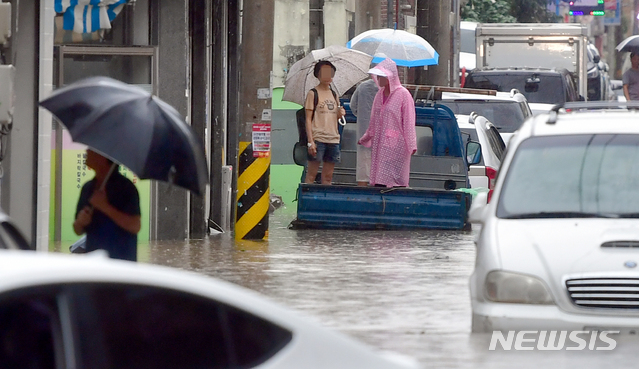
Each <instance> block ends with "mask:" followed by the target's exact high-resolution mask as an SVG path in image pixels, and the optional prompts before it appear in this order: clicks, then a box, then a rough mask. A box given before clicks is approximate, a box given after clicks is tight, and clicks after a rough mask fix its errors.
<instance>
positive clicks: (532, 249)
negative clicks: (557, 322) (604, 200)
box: [496, 219, 639, 281]
mask: <svg viewBox="0 0 639 369" xmlns="http://www.w3.org/2000/svg"><path fill="white" fill-rule="evenodd" d="M496 231H497V233H498V234H497V238H496V239H497V240H500V241H499V245H498V248H499V258H500V264H501V269H504V270H512V271H518V272H523V273H527V274H532V275H537V276H541V277H544V278H548V277H550V279H551V280H555V281H560V280H562V277H564V276H566V275H575V274H582V273H583V274H596V273H599V272H606V273H614V274H617V273H628V272H630V273H637V274H638V276H639V270H637V269H638V268H636V267H635V268H628V267H627V266H625V263H626V262H628V261H631V262H635V263H637V264H639V248H609V247H601V245H602V244H603V243H604V242H609V241H637V242H638V243H639V220H636V219H530V220H528V219H526V220H521V219H517V220H504V219H501V220H499V222H498V225H497V229H496Z"/></svg>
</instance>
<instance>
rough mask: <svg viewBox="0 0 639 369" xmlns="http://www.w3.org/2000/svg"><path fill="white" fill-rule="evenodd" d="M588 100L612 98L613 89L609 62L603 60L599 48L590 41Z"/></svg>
mask: <svg viewBox="0 0 639 369" xmlns="http://www.w3.org/2000/svg"><path fill="white" fill-rule="evenodd" d="M586 64H587V68H588V83H587V86H588V101H595V100H611V99H612V98H613V96H612V89H611V87H610V77H609V75H608V64H606V63H605V62H604V61H603V60H601V56H600V54H599V50H597V48H596V47H595V45H593V44H592V43H590V42H589V43H588V62H587V63H586Z"/></svg>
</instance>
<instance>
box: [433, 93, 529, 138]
mask: <svg viewBox="0 0 639 369" xmlns="http://www.w3.org/2000/svg"><path fill="white" fill-rule="evenodd" d="M463 90H464V89H462V91H463ZM466 90H468V89H466ZM437 102H438V103H439V104H441V105H446V106H447V107H449V108H450V110H452V111H453V113H455V114H465V115H469V114H471V113H473V112H474V113H477V114H479V115H481V116H483V117H486V119H488V120H489V121H491V122H492V123H493V124H494V125H495V127H496V128H497V130H498V131H499V134H501V137H502V139H503V140H504V142H506V143H508V140H509V139H510V137H511V136H512V134H513V133H514V132H515V131H516V130H517V129H519V127H521V125H522V124H523V123H524V121H525V120H526V119H528V118H530V117H531V116H532V115H533V112H532V111H531V110H530V106H529V105H528V101H527V100H526V97H525V96H524V95H523V94H522V93H520V92H519V91H518V90H515V89H513V90H512V91H510V92H496V94H495V95H487V94H477V93H456V92H443V93H442V96H441V100H439V101H437Z"/></svg>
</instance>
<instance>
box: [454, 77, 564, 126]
mask: <svg viewBox="0 0 639 369" xmlns="http://www.w3.org/2000/svg"><path fill="white" fill-rule="evenodd" d="M464 87H468V88H482V89H490V90H497V91H503V92H508V91H510V90H512V89H513V88H516V89H518V90H519V91H520V92H521V93H522V94H523V95H524V96H526V99H527V100H528V102H529V103H545V104H559V103H564V102H566V94H565V92H564V88H563V84H562V77H561V75H560V74H554V75H543V74H536V73H517V74H508V73H504V74H479V75H478V74H470V75H469V76H468V78H467V79H466V83H465V84H464ZM491 122H493V123H494V121H492V120H491Z"/></svg>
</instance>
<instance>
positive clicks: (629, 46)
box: [615, 35, 639, 52]
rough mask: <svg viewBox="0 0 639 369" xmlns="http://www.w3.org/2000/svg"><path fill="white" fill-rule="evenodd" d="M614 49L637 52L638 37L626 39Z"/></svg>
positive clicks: (638, 45) (638, 47)
mask: <svg viewBox="0 0 639 369" xmlns="http://www.w3.org/2000/svg"><path fill="white" fill-rule="evenodd" d="M615 49H616V50H617V51H628V52H639V35H634V36H630V37H627V38H626V39H625V40H623V41H621V42H620V43H619V45H617V47H615Z"/></svg>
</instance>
